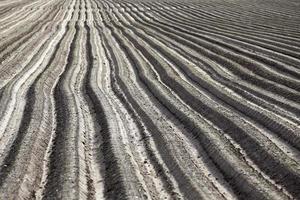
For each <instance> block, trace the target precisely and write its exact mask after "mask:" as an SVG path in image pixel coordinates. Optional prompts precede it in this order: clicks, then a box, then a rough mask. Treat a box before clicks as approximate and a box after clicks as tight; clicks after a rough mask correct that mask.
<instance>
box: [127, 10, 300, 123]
mask: <svg viewBox="0 0 300 200" xmlns="http://www.w3.org/2000/svg"><path fill="white" fill-rule="evenodd" d="M125 14H126V13H125ZM126 17H127V16H125V18H126ZM142 17H143V16H140V17H139V18H142ZM129 19H132V18H131V17H129ZM139 22H141V21H139ZM141 23H142V22H141ZM134 25H135V26H136V27H138V28H140V29H141V30H143V29H147V34H151V36H153V37H155V38H156V39H158V40H160V41H161V42H164V43H165V45H167V46H168V47H170V44H171V43H174V42H175V41H174V40H171V39H170V38H168V37H165V36H164V35H163V34H159V33H158V32H157V31H155V30H152V29H151V28H152V27H151V26H150V28H148V27H146V26H139V25H137V24H136V23H134ZM142 25H145V24H143V23H142ZM151 32H152V33H153V34H152V33H151ZM158 34H159V37H156V36H155V35H158ZM162 38H164V40H162ZM166 40H168V42H165V41H166ZM175 43H176V42H175ZM181 47H183V44H182V43H179V44H178V48H180V49H181V52H182V48H181ZM191 51H193V50H192V49H190V48H189V50H188V54H190V53H191ZM197 54H198V53H197V52H196V53H195V54H194V59H196V60H197V62H195V64H196V63H198V64H200V63H204V64H205V65H206V66H207V67H205V68H203V70H205V71H207V70H209V68H212V67H213V64H210V63H212V62H210V61H205V60H204V58H203V57H201V58H198V55H197ZM199 62H200V63H199ZM209 72H210V73H218V72H222V70H217V71H216V70H213V71H211V70H210V71H209ZM223 74H224V73H223ZM223 76H228V75H227V74H224V75H222V76H221V78H224V77H223ZM219 81H220V80H219ZM232 81H233V77H232V75H231V77H230V78H229V79H228V82H229V83H231V85H232ZM239 87H241V86H240V84H239ZM231 89H233V88H231ZM241 89H242V90H245V91H249V90H250V88H249V87H248V88H247V87H241ZM240 91H241V90H240ZM252 93H253V94H255V95H256V96H259V95H258V94H256V93H255V92H253V91H252ZM266 98H267V97H264V99H266ZM259 105H260V103H259ZM281 106H282V105H281ZM284 108H285V109H287V108H288V109H289V110H291V111H292V112H294V113H298V112H299V111H297V108H290V105H285V106H284ZM292 120H293V119H292ZM294 120H295V118H294Z"/></svg>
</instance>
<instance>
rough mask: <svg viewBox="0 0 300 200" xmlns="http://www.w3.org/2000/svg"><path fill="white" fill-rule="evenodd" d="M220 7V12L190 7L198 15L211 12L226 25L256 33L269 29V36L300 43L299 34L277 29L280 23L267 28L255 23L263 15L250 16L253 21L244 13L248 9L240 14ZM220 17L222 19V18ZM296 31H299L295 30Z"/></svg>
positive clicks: (227, 7) (280, 28)
mask: <svg viewBox="0 0 300 200" xmlns="http://www.w3.org/2000/svg"><path fill="white" fill-rule="evenodd" d="M218 7H220V8H221V9H220V10H218V9H207V10H206V9H199V10H195V9H193V8H191V7H189V8H190V9H191V11H194V12H196V13H199V12H204V13H207V12H210V13H209V14H210V15H213V16H218V17H217V18H218V20H219V21H223V22H225V23H230V24H233V25H237V26H240V27H241V26H244V27H248V28H253V29H257V30H256V31H264V30H266V29H267V30H268V29H269V33H267V34H270V33H272V34H273V33H277V34H280V33H281V34H280V35H281V36H279V37H283V36H285V37H288V38H290V39H291V40H296V41H295V42H298V41H299V39H298V38H299V37H297V34H294V35H291V32H292V30H289V31H288V32H287V31H284V30H283V28H282V25H280V26H281V27H276V26H278V24H280V23H275V24H274V23H273V24H272V25H273V26H272V25H270V26H267V25H266V24H259V23H255V22H258V21H259V20H257V21H253V19H255V18H259V19H261V18H260V17H261V15H259V16H253V15H252V14H250V15H249V16H251V17H252V19H247V17H248V15H247V14H246V13H244V12H247V9H246V10H245V11H243V12H242V13H240V12H237V8H235V9H234V10H230V9H232V8H231V7H229V6H226V7H221V6H220V5H218ZM220 15H221V16H222V17H220ZM228 17H230V19H228ZM241 17H243V18H244V19H243V20H244V21H245V23H244V24H240V21H239V20H240V18H241ZM261 21H263V19H261ZM270 28H271V30H270ZM295 30H296V31H298V30H297V29H295ZM291 36H292V37H291Z"/></svg>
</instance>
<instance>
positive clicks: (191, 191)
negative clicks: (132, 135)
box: [98, 8, 202, 199]
mask: <svg viewBox="0 0 300 200" xmlns="http://www.w3.org/2000/svg"><path fill="white" fill-rule="evenodd" d="M98 9H99V8H98ZM99 10H100V9H99ZM103 23H104V24H105V25H106V27H107V28H108V29H109V30H110V31H111V33H112V36H113V37H114V38H115V40H116V41H117V42H118V44H119V45H120V46H121V48H122V50H123V52H124V53H125V54H126V56H127V59H128V60H129V61H130V63H131V65H132V66H134V65H136V62H135V61H134V59H135V58H134V57H133V55H131V54H130V53H129V51H128V48H127V47H126V46H124V44H123V43H122V42H121V38H119V36H118V35H117V34H116V33H115V30H114V27H113V26H112V25H110V24H108V23H107V22H106V21H105V20H104V21H103ZM107 47H108V50H110V51H112V49H111V47H110V46H109V45H107ZM110 55H111V56H112V61H113V63H112V66H115V72H114V74H115V75H116V77H115V79H116V80H115V81H112V84H114V85H116V83H117V84H118V85H119V87H120V88H121V89H122V91H124V92H123V94H124V96H125V97H126V98H127V99H128V101H129V102H131V105H132V107H134V108H135V109H136V112H137V113H138V115H139V116H140V117H141V118H142V120H143V122H144V124H145V126H146V128H147V129H148V130H151V134H152V137H153V139H154V141H155V143H156V144H157V147H158V150H159V153H160V155H161V156H162V158H163V160H164V162H165V164H166V165H167V166H168V168H169V170H170V173H172V174H173V175H174V178H175V179H176V181H177V183H178V185H179V189H180V191H182V193H183V194H184V195H185V196H186V197H188V198H192V199H202V197H201V196H200V194H199V193H198V192H197V191H196V189H195V188H194V187H193V185H192V184H191V183H190V181H189V180H188V177H186V175H185V174H184V172H183V171H181V169H180V167H179V166H178V163H176V162H175V159H174V157H173V156H172V155H171V154H170V153H169V152H170V149H168V148H167V145H166V144H165V142H166V141H165V140H164V139H163V137H162V135H163V133H162V132H161V131H160V130H159V129H158V128H157V127H156V126H155V124H154V122H153V121H152V120H151V118H150V117H148V116H147V114H146V112H145V111H143V110H142V108H141V107H140V106H139V105H138V103H137V102H136V101H135V100H134V98H133V97H132V96H131V94H130V92H129V90H128V89H127V86H126V84H125V83H124V82H123V81H122V79H121V78H120V77H119V76H118V74H119V72H118V70H119V69H118V63H117V60H116V58H115V55H114V54H113V53H112V52H111V53H110ZM135 71H136V69H135ZM136 73H137V74H138V72H136ZM114 87H115V88H114V90H116V87H118V86H114ZM116 92H117V93H118V91H116ZM174 195H176V194H173V196H174Z"/></svg>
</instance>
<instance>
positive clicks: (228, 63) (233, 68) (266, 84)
mask: <svg viewBox="0 0 300 200" xmlns="http://www.w3.org/2000/svg"><path fill="white" fill-rule="evenodd" d="M151 28H152V29H154V30H156V31H159V32H162V33H163V34H165V35H167V36H168V37H170V38H172V39H174V40H176V41H179V42H181V43H183V44H184V45H187V46H189V47H190V48H192V49H195V50H197V51H198V52H200V53H201V54H202V55H201V56H207V57H208V58H209V59H211V60H214V61H215V62H217V63H219V65H221V66H225V67H226V68H228V70H230V72H231V73H233V74H234V75H236V76H237V77H240V79H242V80H243V81H247V82H249V83H250V84H252V85H257V87H260V88H263V89H265V90H268V91H272V92H275V93H276V94H277V95H283V94H284V98H285V99H286V98H287V97H291V96H293V97H291V98H288V99H290V100H292V101H296V102H297V101H298V99H299V98H298V97H297V96H298V95H297V93H295V92H293V94H291V93H290V92H288V93H289V94H287V91H286V90H283V89H280V88H281V86H278V85H277V84H276V83H275V85H273V84H272V83H271V82H270V81H267V80H264V79H261V78H258V77H254V76H252V75H251V73H250V72H249V71H248V72H246V71H247V70H246V69H244V68H241V66H240V65H239V66H237V65H236V64H234V62H233V61H232V60H229V59H223V58H222V57H220V56H219V55H218V54H213V55H212V54H210V53H211V52H210V53H209V52H208V49H206V48H203V47H200V46H198V45H196V44H195V43H194V42H193V41H190V40H188V39H183V38H181V37H178V34H176V35H175V34H173V33H171V32H170V31H169V30H161V29H159V28H157V25H156V26H154V25H152V26H151ZM237 70H238V71H237ZM249 73H250V74H249ZM258 83H260V84H258ZM279 90H280V92H279Z"/></svg>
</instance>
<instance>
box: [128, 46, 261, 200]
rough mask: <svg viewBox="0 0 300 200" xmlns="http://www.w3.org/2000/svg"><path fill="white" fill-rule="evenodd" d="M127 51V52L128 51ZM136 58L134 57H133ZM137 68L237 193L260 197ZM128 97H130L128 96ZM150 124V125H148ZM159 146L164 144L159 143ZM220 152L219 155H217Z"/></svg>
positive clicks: (140, 75) (141, 77)
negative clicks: (244, 184)
mask: <svg viewBox="0 0 300 200" xmlns="http://www.w3.org/2000/svg"><path fill="white" fill-rule="evenodd" d="M126 51H127V52H131V51H130V49H126ZM126 51H125V52H126ZM132 58H133V59H134V57H132ZM132 66H139V65H138V63H134V65H132ZM135 70H137V71H138V72H137V73H138V74H139V76H138V77H139V78H140V80H141V82H142V83H143V84H144V85H145V88H147V89H148V91H149V92H150V93H152V95H153V97H154V98H155V99H156V100H157V101H158V102H159V103H160V104H161V105H162V106H163V107H165V108H166V110H168V111H169V112H170V113H172V114H173V116H174V117H175V118H176V119H177V120H178V121H179V122H181V123H182V124H184V128H186V129H187V131H189V132H190V133H191V134H192V135H193V137H194V138H195V139H196V140H197V141H199V142H200V145H201V146H203V147H204V149H205V151H206V152H207V154H208V155H209V158H210V159H211V160H212V162H213V163H214V164H216V167H217V169H218V170H220V172H222V173H223V174H224V175H225V180H227V182H228V183H229V184H230V185H231V186H232V188H233V189H234V191H235V193H236V194H237V195H238V196H239V197H240V198H241V199H242V198H245V197H246V196H248V197H249V196H250V197H253V198H254V199H260V197H261V195H262V194H260V193H259V192H258V191H256V189H255V187H253V186H252V187H251V186H250V185H247V187H250V188H253V189H251V193H250V192H249V191H247V189H246V188H247V187H246V188H240V187H241V186H240V184H239V181H241V180H243V182H244V183H246V184H248V182H247V180H246V179H244V178H243V177H238V179H237V178H235V176H234V174H238V172H237V171H235V169H234V168H233V167H232V166H231V165H230V163H228V161H227V160H225V159H223V157H222V155H221V154H219V153H220V152H219V150H217V149H216V146H215V145H214V144H212V143H211V141H210V140H209V138H207V137H206V136H205V135H204V134H202V133H201V131H200V130H199V129H197V127H196V126H195V125H194V123H193V122H192V121H190V120H189V118H186V116H185V115H184V114H183V113H181V112H180V111H179V110H178V109H177V108H176V107H175V106H174V105H172V104H168V101H167V100H166V99H164V97H163V96H160V95H159V91H158V90H157V89H156V87H155V86H153V85H151V83H150V82H147V77H146V76H145V75H143V73H141V72H140V71H139V69H138V68H137V69H135ZM155 92H158V94H155ZM127 98H128V97H127ZM131 102H134V101H133V100H131ZM133 105H134V106H135V107H137V108H139V105H138V104H133ZM138 111H139V112H140V115H141V114H142V116H143V115H144V116H147V115H146V114H145V113H144V111H142V110H141V109H140V110H138ZM144 120H145V119H144ZM148 121H149V118H148V117H147V118H146V122H148ZM150 125H152V126H154V127H155V125H154V124H150ZM148 126H149V125H148ZM152 126H150V127H149V128H150V130H153V127H152ZM158 141H159V142H161V141H160V140H158ZM158 146H159V147H161V146H164V145H163V144H160V145H158ZM216 154H218V155H216Z"/></svg>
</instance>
